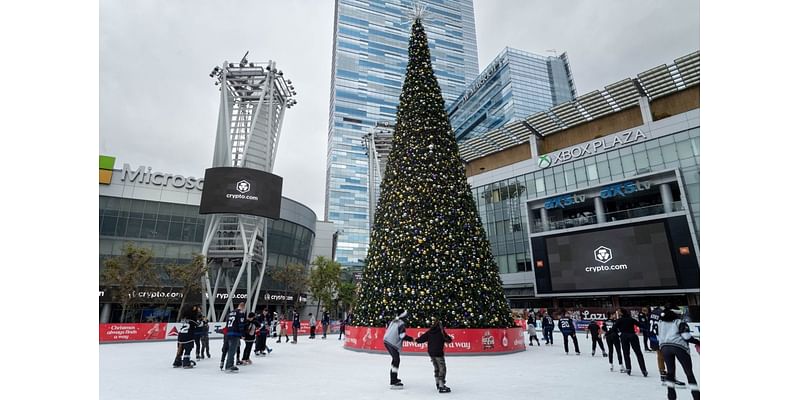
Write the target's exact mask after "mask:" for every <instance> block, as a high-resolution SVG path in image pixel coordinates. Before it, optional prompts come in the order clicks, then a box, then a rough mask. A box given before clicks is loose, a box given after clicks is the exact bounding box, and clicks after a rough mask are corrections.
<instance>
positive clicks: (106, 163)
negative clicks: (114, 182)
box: [100, 156, 117, 185]
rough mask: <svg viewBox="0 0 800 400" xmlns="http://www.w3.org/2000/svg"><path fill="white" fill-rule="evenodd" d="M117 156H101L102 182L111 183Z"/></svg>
mask: <svg viewBox="0 0 800 400" xmlns="http://www.w3.org/2000/svg"><path fill="white" fill-rule="evenodd" d="M116 160H117V158H116V157H109V156H100V183H102V184H104V185H109V184H111V174H112V173H113V172H114V162H116Z"/></svg>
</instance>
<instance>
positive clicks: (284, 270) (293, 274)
mask: <svg viewBox="0 0 800 400" xmlns="http://www.w3.org/2000/svg"><path fill="white" fill-rule="evenodd" d="M272 279H274V280H275V282H277V283H279V284H281V285H282V286H283V288H284V290H285V291H286V292H287V293H291V294H292V295H293V296H294V305H293V306H294V309H295V310H297V307H298V306H299V304H300V293H305V292H306V291H307V290H308V275H307V273H306V267H305V266H303V265H301V264H287V265H286V266H285V267H278V268H276V269H275V270H273V271H272ZM287 303H288V299H287V297H284V298H283V309H284V312H285V310H286V305H287ZM287 317H289V316H288V315H287Z"/></svg>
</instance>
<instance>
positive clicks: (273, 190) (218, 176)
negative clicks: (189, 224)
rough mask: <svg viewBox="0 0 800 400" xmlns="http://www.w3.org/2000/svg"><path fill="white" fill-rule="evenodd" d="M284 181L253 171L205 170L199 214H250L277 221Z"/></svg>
mask: <svg viewBox="0 0 800 400" xmlns="http://www.w3.org/2000/svg"><path fill="white" fill-rule="evenodd" d="M282 188H283V178H281V177H280V176H277V175H273V174H270V173H268V172H263V171H259V170H255V169H250V168H237V167H218V168H209V169H206V175H205V182H204V184H203V195H202V197H201V198H200V214H248V215H258V216H261V217H267V218H272V219H278V218H280V215H281V190H282Z"/></svg>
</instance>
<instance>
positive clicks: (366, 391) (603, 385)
mask: <svg viewBox="0 0 800 400" xmlns="http://www.w3.org/2000/svg"><path fill="white" fill-rule="evenodd" d="M555 336H556V337H555V341H556V343H555V345H554V346H545V345H544V342H543V341H542V346H540V347H537V346H536V342H534V346H533V347H530V346H529V347H528V348H527V351H524V352H521V353H516V354H511V355H499V356H448V357H447V358H446V360H447V385H448V386H449V387H450V388H452V389H453V392H452V393H447V394H440V393H438V392H437V391H436V385H435V383H434V378H433V366H432V365H431V362H430V359H429V358H428V356H427V355H424V356H423V355H410V354H405V353H403V354H401V359H400V373H399V377H400V379H402V380H403V384H405V388H404V389H403V390H390V389H389V366H390V365H389V363H390V360H391V359H390V357H389V355H388V353H387V354H368V353H358V352H353V351H350V350H345V349H344V348H343V347H342V344H343V343H344V341H343V340H342V341H339V340H337V337H338V334H337V335H330V336H329V337H328V339H325V340H322V339H320V337H319V336H318V337H317V338H316V339H313V340H311V339H309V338H308V337H307V336H303V337H299V338H298V343H297V344H291V343H285V342H282V343H275V339H272V338H270V339H269V342H268V344H269V346H270V347H271V348H273V350H274V351H273V352H272V354H269V355H267V356H266V357H255V356H254V355H252V354H251V356H250V358H251V360H253V364H252V365H247V366H239V368H240V370H239V372H238V373H236V374H231V373H225V372H222V371H220V370H219V361H220V351H221V348H222V341H221V340H211V343H210V346H211V356H212V358H211V359H210V360H209V359H205V360H197V367H195V368H194V369H182V368H172V361H173V358H174V356H175V348H176V343H175V342H148V343H115V344H103V345H100V350H99V351H100V377H99V380H100V397H99V398H100V399H101V400H122V399H148V400H152V399H189V398H190V399H193V400H199V399H228V398H238V399H242V398H251V399H268V398H273V396H276V395H277V396H281V398H292V399H321V398H328V399H332V398H335V399H341V400H354V399H370V400H372V399H381V400H385V399H433V398H436V399H439V398H442V397H457V398H459V399H468V400H469V399H515V398H516V399H566V398H591V399H614V398H625V399H641V400H644V399H665V398H666V397H667V396H666V387H664V386H661V382H660V379H659V377H658V367H657V363H656V355H655V353H645V354H644V356H645V363H646V366H647V370H648V372H649V374H650V375H649V376H648V377H647V378H644V377H642V374H641V372H640V371H639V368H638V366H637V363H636V357H635V356H634V355H633V354H631V361H632V365H633V372H632V374H631V375H632V376H628V375H626V374H621V373H619V372H618V366H616V365H615V369H617V371H614V372H610V371H609V370H608V359H607V358H603V357H602V356H601V352H600V349H599V348H598V349H597V355H596V356H595V357H592V356H591V339H586V338H585V336H583V335H582V334H579V335H578V339H579V344H580V348H581V351H582V352H581V355H580V356H576V355H575V354H574V353H572V352H571V353H570V355H569V356H567V355H565V354H564V345H563V342H562V338H561V335H560V334H558V333H556V335H555ZM526 340H527V337H526ZM640 344H641V341H640ZM570 350H572V343H571V342H570ZM192 353H193V355H192V357H193V359H194V351H192ZM614 358H615V364H616V355H615V357H614ZM692 364H693V368H694V373H695V376H696V377H697V378H698V381H699V379H700V356H699V355H698V354H697V353H696V352H695V351H694V349H692ZM678 379H679V380H681V381H684V382H686V376H685V375H684V374H683V371H682V369H681V368H680V367H678ZM677 392H678V399H691V394H690V393H689V390H688V389H678V391H677Z"/></svg>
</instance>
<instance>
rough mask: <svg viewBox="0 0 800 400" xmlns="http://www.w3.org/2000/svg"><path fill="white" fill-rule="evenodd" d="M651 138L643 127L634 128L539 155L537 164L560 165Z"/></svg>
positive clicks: (545, 166) (546, 165)
mask: <svg viewBox="0 0 800 400" xmlns="http://www.w3.org/2000/svg"><path fill="white" fill-rule="evenodd" d="M647 139H650V137H648V136H647V135H646V134H645V133H644V132H642V130H641V129H634V130H630V131H627V132H622V133H617V134H614V135H609V136H606V137H603V138H600V139H595V140H592V141H588V142H583V143H581V144H578V145H575V146H572V147H568V148H566V149H564V150H560V151H556V152H553V153H549V154H545V155H541V156H539V160H538V161H537V165H538V166H539V168H540V169H545V168H548V167H551V166H555V165H560V164H563V163H565V162H569V161H573V160H577V159H579V158H583V157H589V156H593V155H595V154H600V153H603V152H606V151H610V150H614V149H618V148H621V147H625V146H628V145H632V144H634V143H637V142H640V141H645V140H647Z"/></svg>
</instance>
